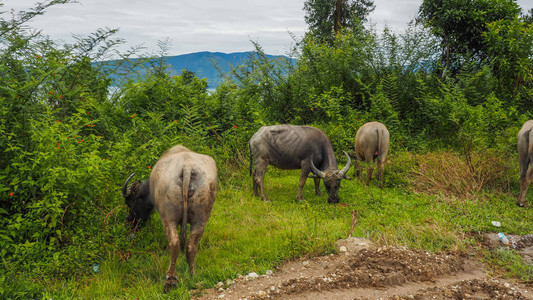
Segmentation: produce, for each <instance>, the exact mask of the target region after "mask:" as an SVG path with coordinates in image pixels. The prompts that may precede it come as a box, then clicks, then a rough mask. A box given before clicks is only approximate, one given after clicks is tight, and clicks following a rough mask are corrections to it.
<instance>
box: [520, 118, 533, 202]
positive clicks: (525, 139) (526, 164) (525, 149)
mask: <svg viewBox="0 0 533 300" xmlns="http://www.w3.org/2000/svg"><path fill="white" fill-rule="evenodd" d="M532 163H533V120H529V121H527V122H525V123H524V125H523V126H522V129H520V131H519V132H518V164H519V165H520V196H518V202H517V204H518V206H525V205H526V195H527V189H528V187H529V184H530V183H531V179H532V178H533V166H532V165H531V164H532Z"/></svg>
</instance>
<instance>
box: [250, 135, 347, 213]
mask: <svg viewBox="0 0 533 300" xmlns="http://www.w3.org/2000/svg"><path fill="white" fill-rule="evenodd" d="M249 146H250V175H252V176H253V189H254V195H255V196H259V192H260V193H261V199H262V200H264V201H268V199H267V197H266V195H265V190H264V187H263V180H264V178H265V171H266V168H267V166H268V165H273V166H275V167H277V168H280V169H284V170H293V169H301V170H302V172H301V173H300V180H299V182H298V194H297V196H296V197H297V199H298V200H301V201H303V200H304V198H303V196H302V190H303V187H304V184H305V181H306V179H307V175H309V173H310V172H311V171H312V172H313V173H314V174H315V175H316V177H315V178H314V181H315V193H316V194H317V195H319V196H320V195H321V193H320V179H321V178H322V179H323V180H324V185H325V186H326V189H327V191H328V194H329V197H328V202H329V203H337V202H339V196H338V192H339V188H340V186H341V185H340V183H341V179H343V178H347V177H346V173H347V172H348V170H349V169H350V165H351V161H350V157H349V156H348V154H346V152H344V154H346V157H347V158H348V162H347V163H346V166H345V167H344V168H343V169H342V170H339V169H338V167H337V159H336V158H335V153H334V152H333V147H332V146H331V142H330V141H329V139H328V137H327V136H326V134H324V132H322V131H321V130H320V129H317V128H313V127H309V126H293V125H273V126H266V127H261V128H260V129H259V130H258V131H257V132H256V133H255V134H254V135H253V136H252V138H251V139H250V142H249ZM253 160H255V169H254V170H253V172H252V166H253Z"/></svg>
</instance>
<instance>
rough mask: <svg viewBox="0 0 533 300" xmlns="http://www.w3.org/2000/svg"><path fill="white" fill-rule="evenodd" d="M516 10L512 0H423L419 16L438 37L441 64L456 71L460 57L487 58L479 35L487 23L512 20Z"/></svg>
mask: <svg viewBox="0 0 533 300" xmlns="http://www.w3.org/2000/svg"><path fill="white" fill-rule="evenodd" d="M520 11H521V9H520V7H519V6H518V4H516V2H515V1H512V0H475V1H469V0H468V1H467V0H439V1H432V0H425V1H423V2H422V5H421V6H420V9H419V17H420V19H421V20H422V21H423V22H424V23H425V24H427V26H429V27H430V28H431V30H432V32H433V34H434V35H435V36H437V37H438V38H439V39H440V41H441V47H442V49H443V53H442V58H441V60H442V63H443V65H445V66H446V67H447V68H450V69H451V70H458V69H460V67H461V64H462V63H461V61H462V60H463V59H469V58H473V59H474V60H475V61H479V60H481V61H482V60H484V59H485V58H486V57H487V53H486V52H487V51H486V49H487V44H485V43H484V41H483V36H482V34H483V32H485V31H486V30H487V27H486V26H487V24H488V23H490V22H494V21H497V20H512V19H513V18H515V17H516V16H517V15H518V14H519V13H520Z"/></svg>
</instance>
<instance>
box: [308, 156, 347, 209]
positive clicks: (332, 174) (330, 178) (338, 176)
mask: <svg viewBox="0 0 533 300" xmlns="http://www.w3.org/2000/svg"><path fill="white" fill-rule="evenodd" d="M342 152H343V153H344V154H345V155H346V157H347V158H348V161H347V162H346V165H345V166H344V168H342V170H337V169H329V170H324V171H320V170H319V169H317V167H315V164H314V163H313V159H311V170H312V171H313V173H314V174H315V175H316V176H318V177H319V178H322V180H324V185H325V186H326V190H327V191H328V203H338V202H339V195H338V193H339V189H340V187H341V180H342V179H344V178H346V179H351V178H350V177H348V176H346V173H348V170H349V169H350V166H351V163H352V161H351V159H350V156H349V155H348V154H347V153H346V152H344V151H342Z"/></svg>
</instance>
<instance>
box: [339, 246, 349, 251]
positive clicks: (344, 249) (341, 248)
mask: <svg viewBox="0 0 533 300" xmlns="http://www.w3.org/2000/svg"><path fill="white" fill-rule="evenodd" d="M347 251H348V248H346V246H340V248H339V252H342V253H344V252H347Z"/></svg>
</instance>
